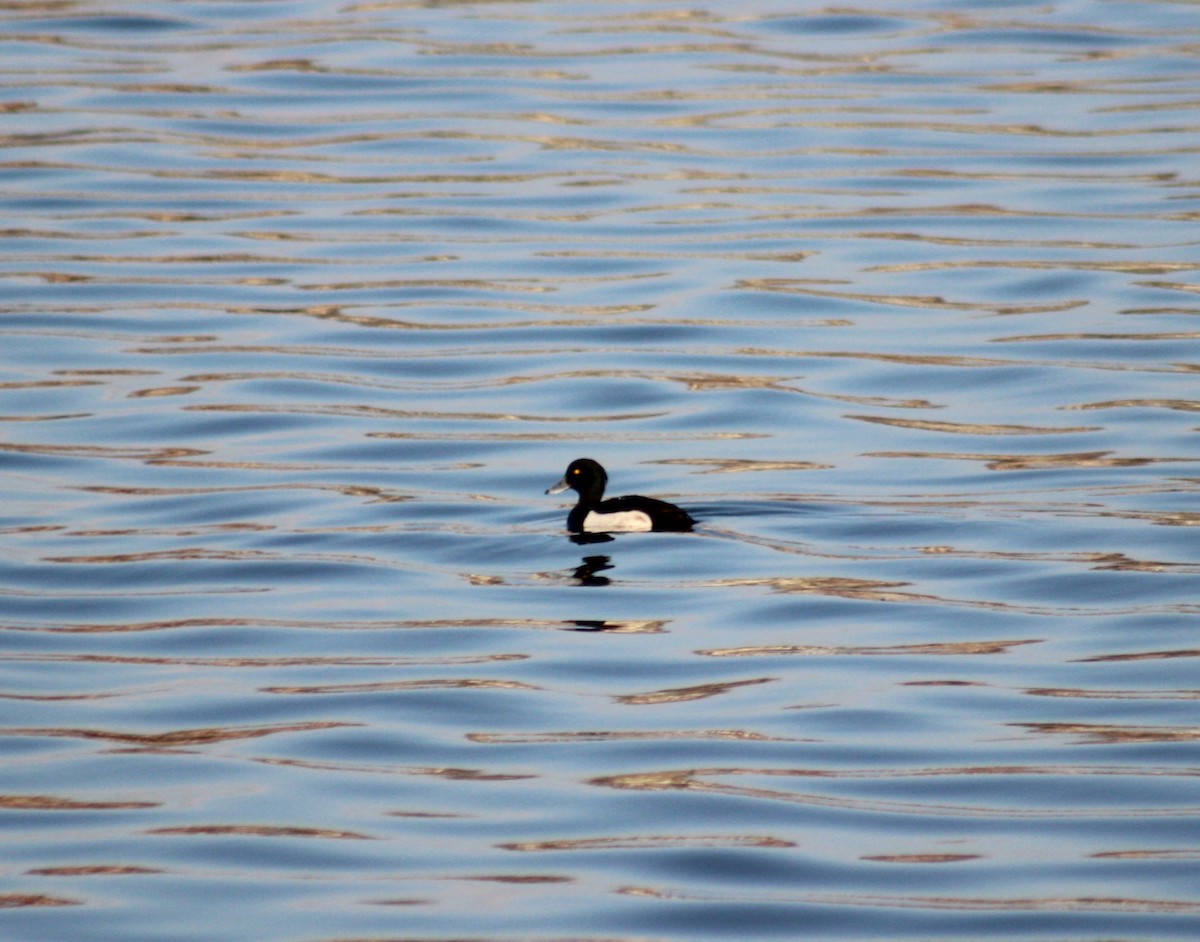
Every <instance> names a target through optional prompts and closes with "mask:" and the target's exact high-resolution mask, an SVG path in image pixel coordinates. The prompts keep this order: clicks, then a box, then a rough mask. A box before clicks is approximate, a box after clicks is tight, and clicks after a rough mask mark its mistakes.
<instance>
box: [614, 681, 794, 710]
mask: <svg viewBox="0 0 1200 942" xmlns="http://www.w3.org/2000/svg"><path fill="white" fill-rule="evenodd" d="M778 679H779V678H777V677H756V678H754V679H753V680H733V681H727V682H725V683H711V684H697V685H696V686H694V687H672V688H668V689H665V690H654V691H651V692H650V693H631V694H624V695H622V696H618V697H614V699H615V700H616V701H617V702H618V703H625V704H629V705H631V706H655V705H657V704H660V703H684V702H686V701H688V700H703V699H705V698H707V697H717V696H720V695H721V694H725V693H729V692H730V691H731V690H736V689H737V688H738V687H747V686H752V685H754V684H769V683H771V682H773V681H775V680H778Z"/></svg>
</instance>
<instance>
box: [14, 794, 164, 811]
mask: <svg viewBox="0 0 1200 942" xmlns="http://www.w3.org/2000/svg"><path fill="white" fill-rule="evenodd" d="M159 805H160V802H157V801H80V800H78V799H75V798H59V797H57V796H54V795H0V808H13V809H19V810H21V811H122V810H128V809H136V808H157V807H159Z"/></svg>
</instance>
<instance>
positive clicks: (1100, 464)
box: [864, 451, 1200, 471]
mask: <svg viewBox="0 0 1200 942" xmlns="http://www.w3.org/2000/svg"><path fill="white" fill-rule="evenodd" d="M864 456H865V457H867V458H934V459H941V460H949V461H982V462H984V463H985V466H986V467H987V468H988V470H990V471H1049V470H1057V469H1062V468H1138V467H1142V466H1143V465H1148V464H1165V463H1168V462H1178V461H1197V460H1200V459H1196V458H1114V457H1112V452H1111V451H1080V452H1063V453H1059V454H1046V455H998V454H981V453H972V452H948V451H868V452H864Z"/></svg>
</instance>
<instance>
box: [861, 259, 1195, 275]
mask: <svg viewBox="0 0 1200 942" xmlns="http://www.w3.org/2000/svg"><path fill="white" fill-rule="evenodd" d="M957 268H1017V269H1033V270H1038V271H1058V270H1067V271H1111V272H1123V273H1127V274H1134V275H1166V274H1169V273H1170V272H1176V271H1194V270H1196V269H1197V268H1200V262H1083V261H1068V260H1066V259H1061V260H1058V261H1053V262H1045V261H1034V260H1030V259H1021V260H1017V259H1013V260H1011V261H985V260H982V259H977V260H974V261H969V260H968V261H961V262H950V261H943V262H908V263H905V264H902V265H872V266H870V267H868V268H867V269H866V271H872V272H885V273H896V272H917V271H945V270H950V269H957Z"/></svg>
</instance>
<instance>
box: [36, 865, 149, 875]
mask: <svg viewBox="0 0 1200 942" xmlns="http://www.w3.org/2000/svg"><path fill="white" fill-rule="evenodd" d="M25 872H26V873H28V874H31V875H33V876H39V877H98V876H104V877H112V876H137V875H141V874H150V873H165V872H166V871H164V870H156V869H155V868H153V867H132V866H127V865H123V864H95V865H90V866H77V867H38V868H37V869H34V870H26V871H25Z"/></svg>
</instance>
